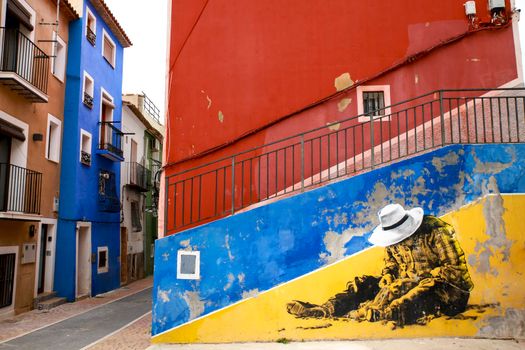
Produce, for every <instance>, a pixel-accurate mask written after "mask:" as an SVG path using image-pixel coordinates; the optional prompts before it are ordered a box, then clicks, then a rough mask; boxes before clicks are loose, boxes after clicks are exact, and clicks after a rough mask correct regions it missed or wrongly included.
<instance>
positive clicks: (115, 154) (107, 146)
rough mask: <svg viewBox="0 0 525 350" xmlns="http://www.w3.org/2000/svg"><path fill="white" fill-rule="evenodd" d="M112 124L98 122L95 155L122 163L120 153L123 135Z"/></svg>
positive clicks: (121, 153) (121, 154)
mask: <svg viewBox="0 0 525 350" xmlns="http://www.w3.org/2000/svg"><path fill="white" fill-rule="evenodd" d="M113 123H114V122H99V126H100V129H99V131H100V133H99V135H100V139H99V140H100V141H99V144H98V150H97V154H100V155H101V156H102V157H105V158H108V159H110V160H112V161H114V162H122V161H123V160H124V157H123V152H122V136H123V135H124V134H123V133H122V131H120V130H119V129H118V128H117V127H116V126H115V125H113Z"/></svg>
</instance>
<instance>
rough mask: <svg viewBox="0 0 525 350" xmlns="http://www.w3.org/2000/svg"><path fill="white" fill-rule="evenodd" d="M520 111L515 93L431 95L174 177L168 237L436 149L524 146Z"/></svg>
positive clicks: (522, 93) (523, 98)
mask: <svg viewBox="0 0 525 350" xmlns="http://www.w3.org/2000/svg"><path fill="white" fill-rule="evenodd" d="M483 94H484V95H483ZM481 95H483V96H481ZM524 109H525V89H520V88H516V89H490V90H489V89H466V90H439V91H433V92H430V93H427V94H425V95H422V96H419V97H416V98H413V99H409V100H406V101H403V102H399V103H397V104H394V105H391V106H387V107H384V108H381V109H380V110H378V111H376V112H377V113H371V115H365V114H362V115H358V116H354V117H351V118H348V119H344V120H341V121H339V122H337V123H332V124H330V125H326V126H322V127H318V128H315V129H312V130H309V131H306V132H303V133H300V134H297V135H293V136H290V137H287V138H284V139H281V140H278V141H275V142H272V143H269V144H266V145H263V146H259V147H255V148H252V149H249V150H246V151H244V152H241V153H237V154H235V155H233V156H230V157H226V158H222V159H219V160H216V161H213V162H210V163H207V164H204V165H201V166H198V167H195V168H192V169H188V170H185V171H182V172H179V173H177V174H174V175H171V176H168V177H167V178H166V187H165V191H166V192H165V193H166V196H165V208H166V210H165V220H166V221H165V222H166V226H165V227H166V233H167V234H170V233H174V232H177V231H179V230H181V229H183V228H187V227H190V226H195V225H198V224H201V223H205V222H207V221H211V220H213V219H215V218H219V217H223V216H226V215H230V214H233V213H235V212H236V211H238V210H240V209H243V208H246V207H248V206H251V205H253V204H256V203H258V202H262V201H266V200H269V199H272V198H277V197H279V196H282V195H286V194H289V193H293V192H297V191H303V190H305V189H307V188H312V187H315V186H319V185H320V184H323V183H325V182H328V181H332V180H334V179H337V178H340V177H344V176H349V175H352V174H356V173H360V172H363V171H367V170H369V169H373V168H374V167H377V166H380V165H383V164H386V163H390V162H392V161H395V160H399V159H403V158H406V157H409V156H411V155H414V154H419V153H422V152H425V151H428V150H431V149H434V148H437V147H442V146H445V145H449V144H465V143H516V142H525V119H524Z"/></svg>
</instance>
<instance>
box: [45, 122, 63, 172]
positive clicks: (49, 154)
mask: <svg viewBox="0 0 525 350" xmlns="http://www.w3.org/2000/svg"><path fill="white" fill-rule="evenodd" d="M61 126H62V122H61V121H60V120H58V119H57V118H55V117H53V116H52V115H51V114H48V116H47V137H46V158H47V159H49V160H51V161H53V162H56V163H58V162H59V161H60V138H61Z"/></svg>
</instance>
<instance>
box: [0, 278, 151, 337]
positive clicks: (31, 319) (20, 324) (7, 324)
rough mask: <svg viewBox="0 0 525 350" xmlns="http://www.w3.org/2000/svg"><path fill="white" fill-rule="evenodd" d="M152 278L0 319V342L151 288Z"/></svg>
mask: <svg viewBox="0 0 525 350" xmlns="http://www.w3.org/2000/svg"><path fill="white" fill-rule="evenodd" d="M152 284H153V278H151V277H148V278H145V279H142V280H139V281H136V282H133V283H131V284H129V285H127V286H125V287H121V288H119V289H116V290H114V291H111V292H108V293H104V294H101V295H97V296H96V297H93V298H87V299H83V300H80V301H77V302H74V303H66V304H63V305H60V306H58V307H56V308H53V309H51V310H49V311H39V310H32V311H30V312H26V313H23V314H20V315H17V316H12V317H8V318H1V319H0V329H1V330H2V331H1V332H0V342H5V341H7V340H9V339H13V338H16V337H19V336H21V335H24V334H27V333H29V332H33V331H35V330H38V329H40V328H43V327H47V326H50V325H52V324H55V323H57V322H60V321H62V320H65V319H68V318H71V317H73V316H76V315H79V314H82V313H84V312H87V311H90V310H93V309H95V308H97V307H100V306H102V305H104V304H107V303H110V302H112V301H115V300H117V299H121V298H123V297H126V296H129V295H132V294H135V293H137V292H140V291H142V290H144V289H146V288H151V286H152Z"/></svg>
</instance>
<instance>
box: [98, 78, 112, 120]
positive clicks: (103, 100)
mask: <svg viewBox="0 0 525 350" xmlns="http://www.w3.org/2000/svg"><path fill="white" fill-rule="evenodd" d="M104 95H105V97H104ZM106 101H107V102H106ZM104 104H106V105H108V106H110V107H111V110H112V112H111V120H107V121H113V120H114V117H115V99H114V98H113V96H111V95H110V94H109V92H107V91H106V89H104V88H103V87H101V88H100V112H99V114H98V119H99V121H100V122H102V105H104Z"/></svg>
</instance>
